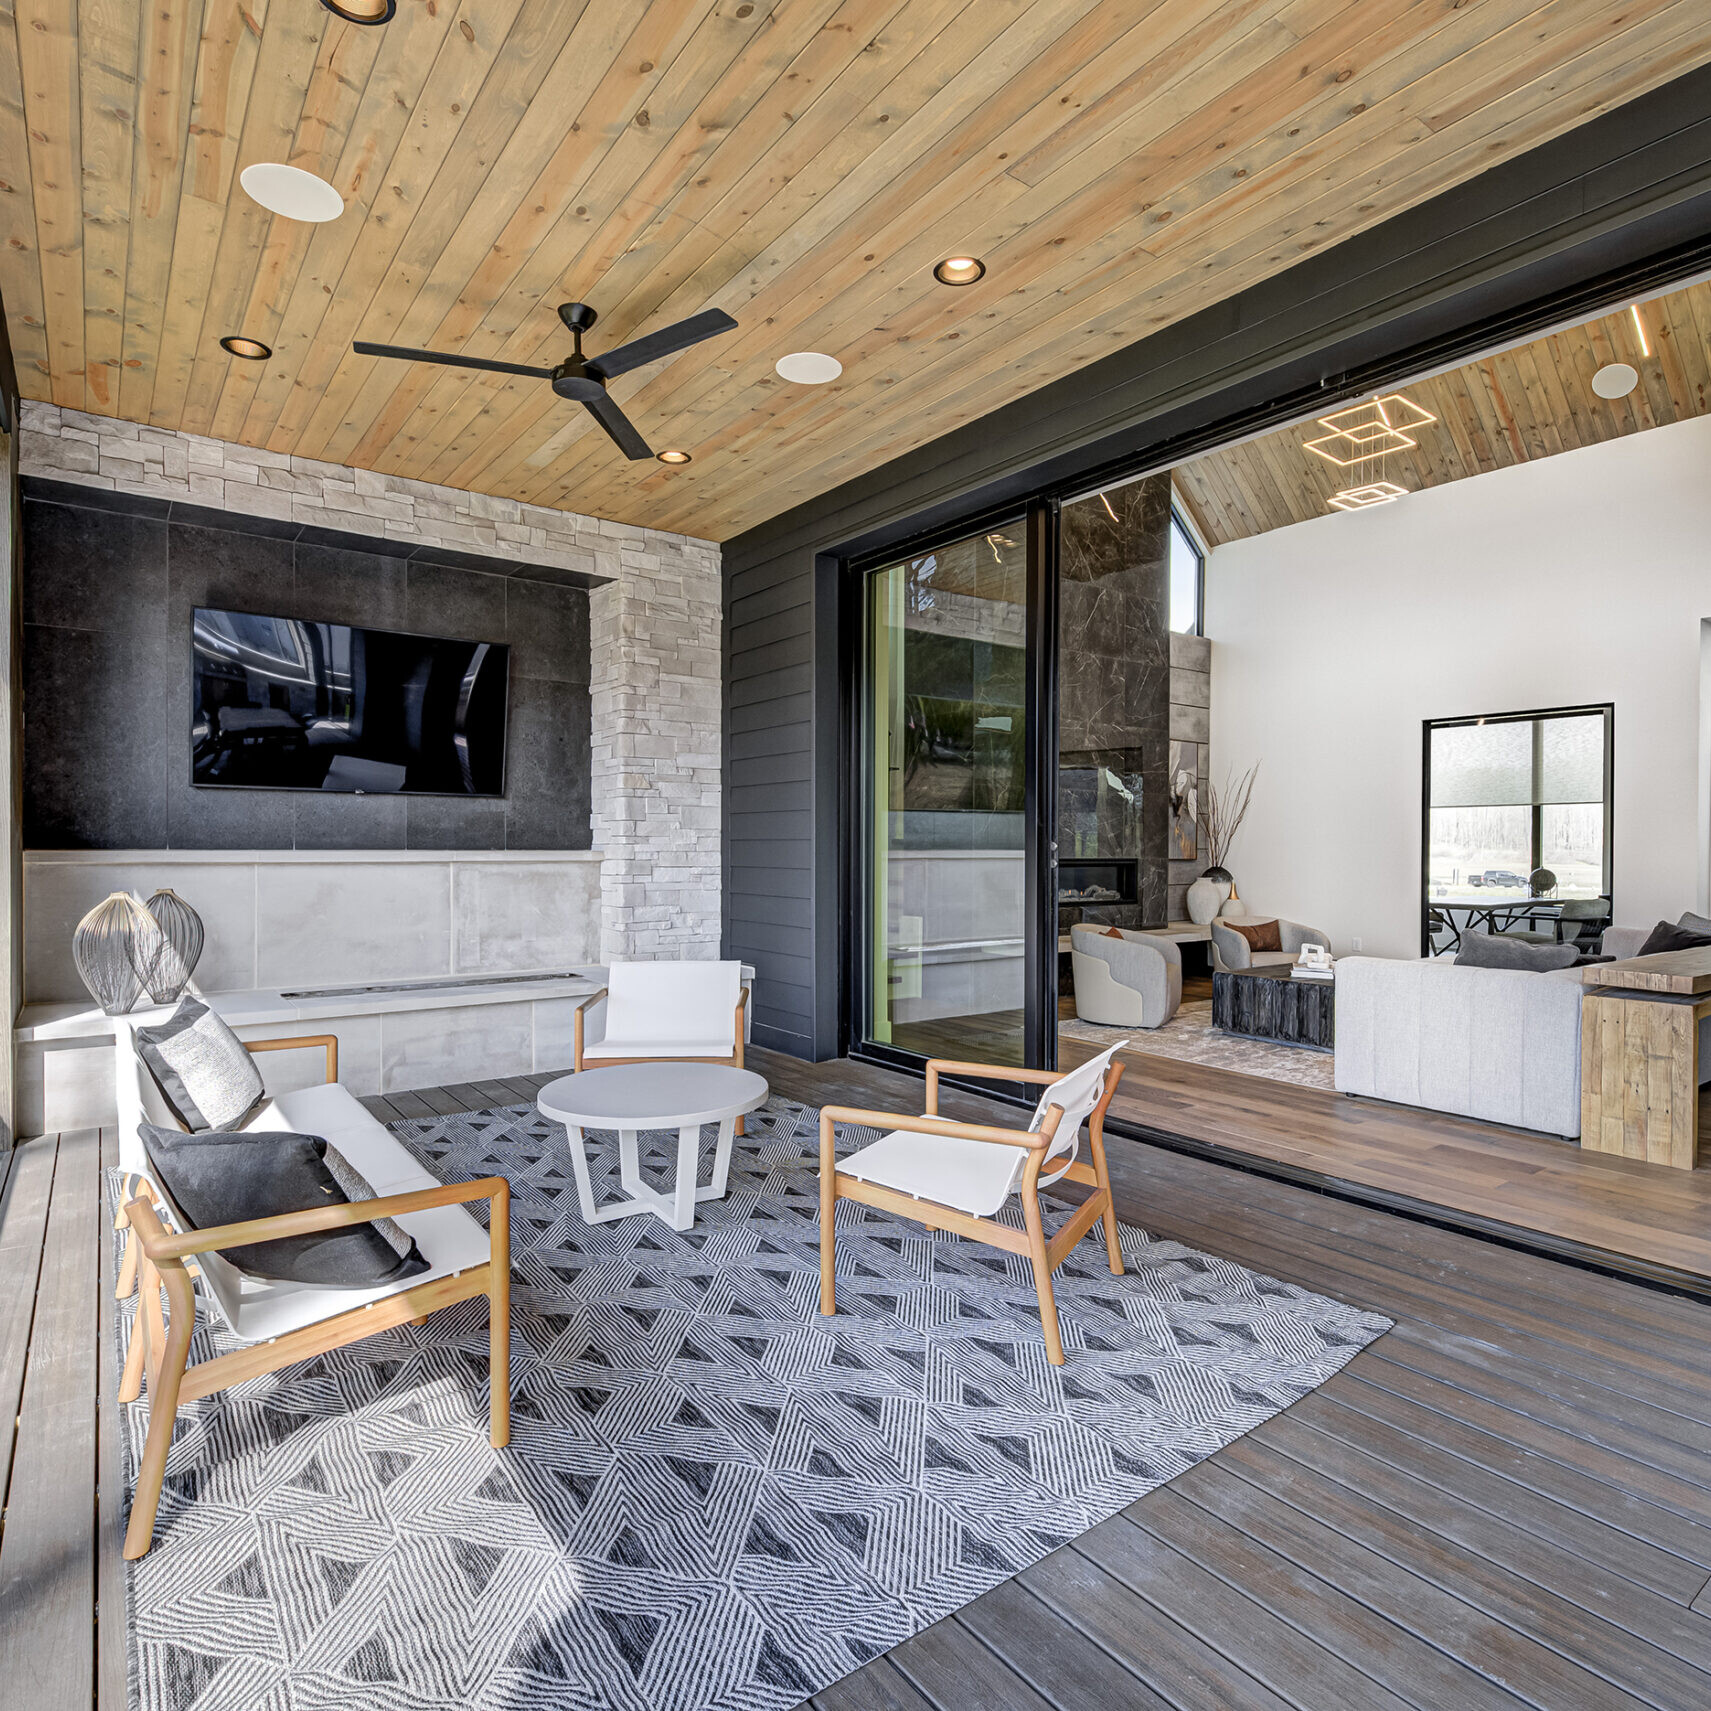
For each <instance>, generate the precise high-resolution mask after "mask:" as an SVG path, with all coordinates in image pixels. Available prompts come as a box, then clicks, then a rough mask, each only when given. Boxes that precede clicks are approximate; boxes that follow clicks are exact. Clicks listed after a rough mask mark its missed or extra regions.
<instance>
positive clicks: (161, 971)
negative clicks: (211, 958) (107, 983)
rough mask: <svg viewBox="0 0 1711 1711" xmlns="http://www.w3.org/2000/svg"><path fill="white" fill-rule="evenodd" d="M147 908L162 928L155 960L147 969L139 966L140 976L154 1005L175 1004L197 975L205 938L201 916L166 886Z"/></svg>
mask: <svg viewBox="0 0 1711 1711" xmlns="http://www.w3.org/2000/svg"><path fill="white" fill-rule="evenodd" d="M144 908H146V909H147V910H148V912H149V914H150V915H151V916H152V917H153V918H154V922H155V925H156V926H158V927H159V928H160V935H159V938H158V940H157V941H156V943H155V944H154V946H153V949H154V957H153V960H152V961H151V962H149V963H148V964H147V965H146V966H140V967H139V968H138V969H137V974H138V976H139V978H140V979H141V980H142V983H143V985H144V987H145V988H147V990H148V995H149V997H151V998H152V999H153V1000H154V1001H155V1003H157V1004H171V1003H174V1002H176V1000H177V998H178V996H179V994H180V993H182V992H183V991H184V989H185V987H187V986H188V985H189V984H190V977H191V975H192V974H194V973H195V972H196V963H197V960H198V959H199V958H200V957H201V955H202V945H203V941H204V939H205V937H206V935H205V934H204V932H203V929H202V917H201V916H200V915H198V914H197V913H196V911H195V910H194V909H192V908H191V907H190V905H189V904H188V903H186V902H185V901H184V899H183V898H182V897H180V896H179V895H178V893H177V892H176V891H173V890H171V889H169V888H168V887H165V886H163V887H162V888H161V889H160V890H159V891H157V892H156V893H155V894H154V896H152V897H151V898H150V899H149V900H148V902H147V903H146V904H144Z"/></svg>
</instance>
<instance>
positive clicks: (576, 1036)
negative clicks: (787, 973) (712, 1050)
mask: <svg viewBox="0 0 1711 1711" xmlns="http://www.w3.org/2000/svg"><path fill="white" fill-rule="evenodd" d="M609 990H610V988H608V987H605V986H602V987H601V988H600V990H599V991H598V992H594V993H590V994H589V996H588V997H586V998H584V999H583V1000H582V1002H581V1003H580V1004H578V1005H577V1007H576V1009H575V1011H574V1013H573V1014H572V1017H571V1024H570V1029H571V1033H570V1046H571V1057H570V1064H571V1068H572V1069H573V1070H575V1072H576V1073H577V1074H578V1075H580V1074H581V1073H582V1072H583V1071H584V1070H585V1069H615V1068H617V1067H618V1066H619V1065H620V1064H626V1063H717V1064H724V1065H726V1066H727V1067H729V1068H731V1069H741V1068H742V1067H743V1016H744V1013H745V1012H746V1011H747V1009H748V1005H749V989H748V988H747V987H746V986H739V987H738V989H737V1009H736V1015H735V1019H734V1026H733V1030H732V1038H733V1039H734V1040H735V1042H736V1048H735V1050H734V1051H732V1053H731V1055H730V1056H729V1057H674V1056H670V1055H667V1056H664V1057H601V1056H600V1055H599V1047H598V1046H596V1047H595V1049H594V1051H593V1052H592V1053H590V1052H588V1051H585V1050H584V1049H583V1043H582V1016H583V1012H584V1011H585V1010H591V1009H593V1007H594V1006H595V1005H596V1004H598V1003H599V1002H600V1000H601V999H602V998H604V997H605V996H606V994H607V992H608V991H609ZM736 1132H737V1133H738V1134H739V1135H742V1134H746V1133H747V1132H748V1131H747V1130H746V1129H745V1128H744V1127H743V1119H742V1118H741V1117H739V1118H738V1119H737V1131H736Z"/></svg>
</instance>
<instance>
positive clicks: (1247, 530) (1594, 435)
mask: <svg viewBox="0 0 1711 1711" xmlns="http://www.w3.org/2000/svg"><path fill="white" fill-rule="evenodd" d="M1636 314H1637V317H1638V319H1637V320H1636ZM1617 362H1622V363H1627V364H1629V365H1630V366H1631V367H1632V368H1633V369H1634V370H1635V371H1636V372H1637V373H1638V375H1639V377H1640V380H1639V384H1638V385H1637V386H1636V387H1635V388H1634V390H1633V391H1632V392H1631V393H1629V394H1628V396H1627V397H1625V398H1600V397H1599V396H1598V394H1597V393H1595V392H1594V391H1593V390H1592V377H1593V375H1594V374H1595V373H1597V371H1598V370H1599V369H1600V368H1602V367H1604V366H1605V364H1607V363H1617ZM1397 390H1399V391H1400V392H1401V394H1402V396H1403V397H1405V398H1407V399H1408V400H1410V401H1411V402H1412V403H1415V404H1417V405H1419V406H1420V408H1421V409H1423V410H1426V411H1429V412H1430V413H1431V414H1432V415H1434V416H1436V417H1437V420H1436V421H1435V422H1430V423H1427V424H1425V425H1424V426H1422V427H1419V428H1411V429H1410V430H1409V435H1410V437H1411V438H1413V439H1415V440H1416V441H1417V442H1418V443H1417V444H1416V446H1415V447H1414V449H1413V450H1411V451H1410V450H1397V451H1394V452H1391V453H1389V454H1388V455H1386V456H1385V457H1384V458H1382V459H1380V460H1375V461H1372V462H1369V463H1366V464H1363V465H1360V466H1357V467H1356V468H1353V469H1339V468H1337V467H1336V466H1335V465H1334V464H1331V463H1327V462H1326V461H1325V459H1324V458H1322V457H1319V456H1317V455H1315V454H1314V453H1312V452H1309V451H1307V450H1306V449H1305V447H1306V442H1307V441H1308V440H1311V439H1318V438H1321V437H1322V436H1323V435H1324V433H1325V429H1324V428H1322V427H1320V426H1319V425H1318V423H1317V422H1316V421H1315V422H1312V423H1308V424H1306V425H1302V426H1296V427H1289V428H1279V429H1278V430H1277V431H1276V432H1275V433H1270V434H1265V435H1263V436H1261V437H1260V438H1259V439H1256V440H1249V441H1247V442H1246V443H1245V444H1242V445H1239V446H1229V447H1226V448H1225V449H1224V450H1223V451H1217V452H1212V453H1210V454H1208V455H1207V456H1206V457H1202V458H1196V459H1195V460H1194V461H1193V462H1192V463H1185V464H1182V465H1180V466H1179V467H1178V468H1177V469H1176V470H1174V471H1173V472H1172V474H1173V477H1174V479H1175V482H1176V488H1177V492H1178V493H1179V494H1180V495H1181V496H1182V498H1183V500H1184V501H1185V502H1186V503H1187V506H1188V510H1189V512H1190V514H1191V515H1192V517H1193V519H1194V522H1195V524H1196V526H1197V527H1198V528H1199V530H1200V532H1201V534H1202V535H1204V536H1205V538H1206V540H1207V542H1208V543H1209V544H1210V545H1212V546H1221V545H1223V544H1224V543H1225V542H1226V541H1239V540H1242V539H1245V538H1246V537H1247V536H1249V535H1260V534H1264V533H1265V532H1266V531H1267V530H1269V529H1281V528H1283V527H1285V526H1286V525H1287V524H1290V523H1302V522H1306V521H1307V520H1308V519H1309V518H1310V517H1323V516H1324V515H1325V514H1326V513H1327V511H1328V510H1329V509H1330V500H1331V496H1332V494H1334V493H1336V492H1337V491H1338V490H1339V489H1342V488H1346V487H1349V486H1351V485H1354V484H1356V483H1358V482H1360V481H1363V480H1373V479H1384V480H1387V481H1393V482H1395V483H1396V484H1397V485H1398V486H1400V487H1405V488H1407V489H1408V490H1409V491H1410V492H1418V491H1419V490H1420V489H1421V488H1424V487H1438V486H1441V485H1443V483H1445V482H1447V481H1461V480H1463V479H1465V478H1466V477H1467V476H1470V475H1483V474H1485V473H1486V472H1487V471H1489V470H1493V469H1507V468H1508V467H1510V466H1511V465H1512V464H1517V463H1528V462H1531V461H1532V460H1533V459H1535V458H1541V457H1554V456H1555V455H1556V454H1557V453H1558V452H1565V451H1573V450H1575V449H1576V448H1577V447H1580V446H1591V445H1597V444H1598V443H1599V442H1600V441H1602V440H1614V439H1620V438H1621V437H1622V436H1623V435H1624V434H1637V433H1641V432H1643V431H1644V430H1645V429H1647V428H1656V427H1661V426H1662V425H1663V424H1665V423H1667V422H1685V421H1689V420H1691V419H1692V418H1693V417H1695V416H1703V415H1705V414H1706V413H1707V412H1711V283H1701V284H1697V285H1690V286H1688V287H1686V288H1685V289H1683V290H1680V291H1672V292H1670V293H1668V294H1667V295H1665V296H1663V297H1657V298H1654V299H1652V300H1651V301H1650V302H1648V303H1642V304H1638V305H1635V306H1633V307H1632V308H1628V309H1620V310H1618V311H1617V312H1616V313H1614V314H1611V315H1606V316H1603V317H1602V318H1600V319H1599V320H1596V321H1589V322H1588V323H1587V324H1586V325H1585V326H1580V327H1570V328H1568V329H1566V330H1565V331H1563V332H1559V333H1552V334H1551V335H1550V336H1549V337H1548V338H1543V339H1535V340H1533V341H1532V342H1531V343H1530V344H1524V345H1518V346H1516V347H1515V348H1514V349H1513V350H1507V351H1502V352H1499V353H1498V354H1497V355H1495V356H1490V357H1484V358H1482V359H1481V360H1480V361H1478V362H1470V363H1468V364H1467V365H1466V366H1465V367H1462V368H1457V369H1452V370H1450V371H1449V372H1448V373H1446V374H1438V375H1434V376H1432V377H1431V378H1430V379H1428V380H1421V381H1416V382H1414V383H1412V384H1410V385H1407V386H1403V387H1400V388H1398V389H1397Z"/></svg>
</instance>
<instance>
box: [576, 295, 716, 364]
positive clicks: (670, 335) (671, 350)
mask: <svg viewBox="0 0 1711 1711" xmlns="http://www.w3.org/2000/svg"><path fill="white" fill-rule="evenodd" d="M736 324H737V323H736V322H735V321H733V320H732V319H731V317H730V316H729V315H727V314H726V313H725V311H724V310H723V309H703V310H702V311H701V313H700V314H699V315H691V316H690V317H689V319H688V320H687V321H679V322H678V323H677V324H676V325H675V326H671V327H661V328H660V330H659V331H658V332H657V333H646V334H644V335H643V336H642V337H641V338H639V339H631V340H630V342H629V343H628V344H627V345H619V346H618V348H617V349H616V350H609V351H602V352H601V353H600V355H599V356H597V357H595V358H593V360H592V361H590V363H589V364H588V366H589V368H590V369H591V370H592V371H593V372H594V373H596V374H603V375H605V376H606V377H607V378H608V379H610V378H611V377H612V376H613V375H614V374H628V373H629V372H630V370H631V369H632V368H640V367H641V366H642V364H643V363H647V362H658V361H659V360H660V358H661V357H666V356H675V355H676V354H677V352H678V351H683V350H688V349H689V347H690V346H691V345H698V344H700V342H701V341H702V340H703V339H710V338H712V337H713V336H714V335H715V334H716V333H728V332H730V331H731V330H732V328H734V327H735V326H736Z"/></svg>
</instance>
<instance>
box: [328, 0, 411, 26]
mask: <svg viewBox="0 0 1711 1711" xmlns="http://www.w3.org/2000/svg"><path fill="white" fill-rule="evenodd" d="M321 4H322V5H323V6H325V7H326V8H327V10H328V11H329V12H331V13H332V14H333V16H334V17H335V18H343V19H344V21H345V22H346V23H347V24H390V23H391V22H392V17H393V14H394V13H395V12H396V11H397V10H398V0H386V10H385V11H384V12H381V13H379V14H378V15H373V14H369V15H365V14H363V13H359V12H347V11H346V10H345V8H344V7H343V6H341V5H339V4H338V0H321Z"/></svg>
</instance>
